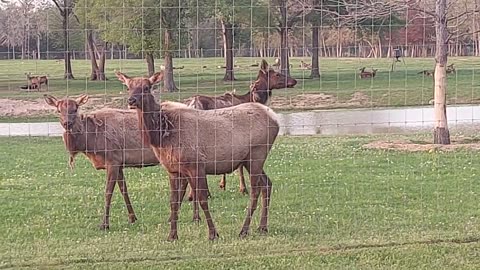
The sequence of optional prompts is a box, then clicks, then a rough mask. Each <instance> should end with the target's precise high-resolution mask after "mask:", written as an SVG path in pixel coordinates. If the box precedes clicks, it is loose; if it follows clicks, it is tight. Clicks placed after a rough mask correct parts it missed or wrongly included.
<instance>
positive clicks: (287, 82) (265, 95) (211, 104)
mask: <svg viewBox="0 0 480 270" xmlns="http://www.w3.org/2000/svg"><path fill="white" fill-rule="evenodd" d="M296 84H297V81H296V80H295V79H293V78H291V77H287V76H285V75H283V74H282V73H280V72H276V71H274V70H273V69H271V68H269V66H268V63H267V61H265V60H262V63H261V68H260V70H259V72H258V75H257V80H256V81H255V82H253V83H252V85H250V91H249V92H247V93H245V94H243V95H237V94H235V93H225V94H223V95H221V96H217V97H211V96H203V95H197V96H193V97H190V98H188V99H186V100H185V101H184V103H185V104H187V105H188V106H189V107H193V108H195V109H199V110H214V109H220V108H226V107H231V106H235V105H238V104H242V103H247V102H258V103H261V104H264V105H268V104H269V103H270V98H271V96H272V89H282V88H292V87H294V86H295V85H296ZM238 172H239V175H240V192H241V193H243V194H247V193H248V191H247V189H246V187H245V178H244V175H243V167H242V166H240V168H239V170H238ZM225 187H226V175H223V177H222V180H221V181H220V188H221V189H223V190H225Z"/></svg>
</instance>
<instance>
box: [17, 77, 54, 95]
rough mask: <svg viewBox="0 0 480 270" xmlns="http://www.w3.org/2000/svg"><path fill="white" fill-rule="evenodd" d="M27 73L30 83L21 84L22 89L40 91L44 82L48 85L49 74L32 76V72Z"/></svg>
mask: <svg viewBox="0 0 480 270" xmlns="http://www.w3.org/2000/svg"><path fill="white" fill-rule="evenodd" d="M25 75H26V76H27V80H28V84H27V85H25V86H20V88H21V89H37V91H39V92H40V91H41V88H42V84H45V85H46V86H48V77H47V76H31V75H30V73H25Z"/></svg>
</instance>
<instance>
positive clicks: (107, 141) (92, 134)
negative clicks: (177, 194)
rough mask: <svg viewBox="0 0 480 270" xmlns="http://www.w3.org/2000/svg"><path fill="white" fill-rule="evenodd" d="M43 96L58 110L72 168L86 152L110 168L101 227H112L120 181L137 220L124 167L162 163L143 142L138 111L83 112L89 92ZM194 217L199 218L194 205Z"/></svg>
mask: <svg viewBox="0 0 480 270" xmlns="http://www.w3.org/2000/svg"><path fill="white" fill-rule="evenodd" d="M44 99H45V102H46V103H47V104H48V105H50V106H53V107H55V108H56V109H57V112H58V113H59V116H60V124H61V125H62V127H63V128H64V130H65V131H64V133H63V141H64V144H65V147H66V149H67V151H68V152H69V153H70V167H71V168H73V163H74V158H75V156H76V155H77V154H78V153H83V154H85V155H86V156H87V158H88V159H89V160H90V162H91V163H92V165H93V167H94V168H95V169H97V170H102V169H105V170H106V171H107V174H106V183H105V212H104V215H103V222H102V224H101V225H100V229H109V227H110V204H111V200H112V194H113V190H114V189H115V184H118V187H119V188H120V192H121V193H122V195H123V199H124V200H125V205H126V206H127V211H128V221H129V222H130V223H135V221H136V220H137V217H136V215H135V212H134V211H133V206H132V204H131V203H130V197H129V195H128V191H127V183H126V181H125V176H124V174H123V169H124V168H131V167H136V168H141V167H148V166H155V165H158V164H159V162H158V159H157V158H156V157H155V154H154V153H153V151H152V149H151V148H150V146H149V145H144V144H142V140H141V131H140V129H139V127H138V120H137V114H136V113H135V112H134V111H132V110H119V109H102V110H99V111H96V112H92V113H90V114H88V115H80V114H79V113H78V110H79V107H80V106H82V105H84V104H85V103H86V102H87V101H88V96H87V95H81V96H80V97H78V98H77V99H75V100H73V99H61V100H58V99H57V98H55V97H54V96H51V95H44ZM182 198H183V196H182ZM193 219H194V221H198V220H199V214H198V209H197V208H195V205H194V216H193Z"/></svg>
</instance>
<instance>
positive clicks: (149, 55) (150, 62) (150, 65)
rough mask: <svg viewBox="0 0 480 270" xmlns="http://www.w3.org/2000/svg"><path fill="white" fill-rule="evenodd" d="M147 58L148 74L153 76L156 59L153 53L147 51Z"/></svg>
mask: <svg viewBox="0 0 480 270" xmlns="http://www.w3.org/2000/svg"><path fill="white" fill-rule="evenodd" d="M145 59H146V60H147V69H148V76H152V75H153V74H154V73H155V60H154V59H153V53H151V52H147V54H146V55H145Z"/></svg>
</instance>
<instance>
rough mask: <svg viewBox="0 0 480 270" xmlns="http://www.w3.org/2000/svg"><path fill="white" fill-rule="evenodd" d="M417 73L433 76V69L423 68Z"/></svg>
mask: <svg viewBox="0 0 480 270" xmlns="http://www.w3.org/2000/svg"><path fill="white" fill-rule="evenodd" d="M417 74H423V75H424V76H429V77H433V71H431V70H423V71H420V72H418V73H417Z"/></svg>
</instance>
